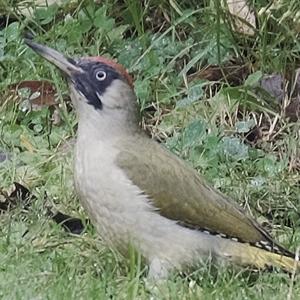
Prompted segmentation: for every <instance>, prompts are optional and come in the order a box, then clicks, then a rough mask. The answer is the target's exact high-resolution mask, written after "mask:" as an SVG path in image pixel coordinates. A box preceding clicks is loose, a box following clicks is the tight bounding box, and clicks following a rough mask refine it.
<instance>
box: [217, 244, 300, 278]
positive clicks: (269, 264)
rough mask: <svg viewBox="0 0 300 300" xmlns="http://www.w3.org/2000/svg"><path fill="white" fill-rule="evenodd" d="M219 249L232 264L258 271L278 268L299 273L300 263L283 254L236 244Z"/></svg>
mask: <svg viewBox="0 0 300 300" xmlns="http://www.w3.org/2000/svg"><path fill="white" fill-rule="evenodd" d="M221 248H222V250H221V251H222V255H223V256H224V257H226V258H227V259H228V260H230V261H231V262H233V263H234V264H238V265H241V266H249V267H253V268H255V269H260V270H263V269H269V268H280V269H282V270H284V271H286V272H288V273H293V272H296V273H299V272H300V261H299V260H296V259H295V258H292V257H289V256H286V255H284V254H278V253H273V252H269V251H267V250H264V249H260V248H257V247H255V246H251V245H249V244H243V243H238V242H230V243H225V245H224V244H223V245H222V246H221Z"/></svg>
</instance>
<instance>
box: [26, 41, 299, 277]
mask: <svg viewBox="0 0 300 300" xmlns="http://www.w3.org/2000/svg"><path fill="white" fill-rule="evenodd" d="M26 44H27V45H28V46H29V47H31V48H32V49H33V50H34V51H36V52H37V53H38V54H40V55H41V56H42V57H44V58H45V59H47V60H48V61H50V62H51V63H53V64H54V65H55V66H57V67H58V68H59V69H60V70H61V71H62V72H63V73H64V75H65V76H66V78H67V81H68V85H69V88H70V92H71V99H72V102H73V104H74V107H75V108H76V111H77V115H78V132H77V141H76V146H75V186H76V191H77V193H78V196H79V198H80V199H81V202H82V204H83V206H84V207H85V209H86V211H87V212H88V214H89V216H90V218H91V220H92V222H93V224H94V225H95V227H96V229H97V231H98V232H99V234H100V236H101V237H102V239H103V240H105V241H106V242H107V243H108V244H109V245H112V246H113V247H116V248H118V249H119V250H121V251H124V252H126V251H127V249H128V246H129V244H131V245H133V246H134V247H135V248H136V249H137V250H138V251H139V252H140V253H141V254H142V256H143V257H144V258H145V259H146V261H147V263H148V264H149V276H150V277H152V278H156V279H157V278H162V277H166V276H167V274H168V272H169V271H170V270H174V269H183V268H185V267H188V266H193V265H195V264H196V263H197V262H199V260H200V261H201V260H202V261H203V260H204V261H205V259H206V258H208V257H210V256H212V257H215V258H220V259H224V260H228V261H230V262H232V263H234V264H238V265H242V266H250V267H254V268H257V269H263V268H268V267H280V268H282V269H284V270H286V271H288V272H292V271H293V270H294V268H295V269H296V270H299V269H300V263H299V262H298V261H295V260H294V255H293V253H291V252H289V251H288V250H286V249H284V248H283V247H282V246H280V245H279V244H277V243H276V242H275V241H274V240H273V239H272V238H271V236H270V235H269V234H268V233H267V232H266V231H265V229H264V228H262V227H261V226H260V225H259V224H258V223H257V222H256V221H255V220H253V219H252V218H251V217H249V216H247V215H246V214H245V212H244V211H243V210H242V209H241V208H240V207H239V206H237V205H236V204H235V203H234V202H233V201H232V200H231V199H228V198H227V197H226V196H224V195H222V194H221V193H220V192H218V191H217V190H215V189H214V188H212V187H211V186H209V185H208V184H207V182H206V181H205V180H204V179H203V178H202V177H200V175H199V174H198V173H197V172H196V171H195V170H194V169H193V168H191V167H189V166H188V165H187V164H186V163H185V162H184V161H182V160H181V159H179V158H178V157H176V156H175V155H174V154H172V153H170V152H169V151H168V150H167V149H165V148H164V147H163V146H161V145H160V144H158V143H156V142H155V141H153V140H151V139H150V138H149V137H148V136H146V134H145V133H144V132H143V131H142V130H141V129H140V127H139V111H138V106H137V101H136V97H135V94H134V90H133V83H132V79H131V77H130V76H129V75H128V73H127V72H126V70H125V69H124V67H122V66H121V65H119V64H117V63H116V62H114V61H112V60H109V59H107V58H104V57H86V58H80V59H72V58H67V57H65V56H63V55H62V54H61V53H59V52H57V51H56V50H53V49H51V48H48V47H46V46H43V45H40V44H37V43H35V42H33V41H31V40H26Z"/></svg>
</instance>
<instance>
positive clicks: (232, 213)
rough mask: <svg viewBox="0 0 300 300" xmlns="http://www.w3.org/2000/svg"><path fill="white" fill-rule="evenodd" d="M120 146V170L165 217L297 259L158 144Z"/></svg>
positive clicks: (143, 141) (136, 141) (134, 141)
mask: <svg viewBox="0 0 300 300" xmlns="http://www.w3.org/2000/svg"><path fill="white" fill-rule="evenodd" d="M119 145H120V150H121V151H120V154H119V155H118V157H117V164H118V166H119V167H120V168H121V169H123V171H124V172H125V173H126V174H127V176H128V177H129V178H130V179H131V181H132V182H133V184H135V185H136V186H138V187H139V188H140V189H141V190H142V191H144V192H145V194H147V195H148V196H149V199H150V200H152V202H153V206H154V207H156V208H157V209H158V211H159V213H160V214H161V215H162V216H164V217H166V218H169V219H172V220H176V221H178V223H179V224H182V225H184V226H187V227H191V228H195V229H202V230H205V229H206V230H209V231H210V232H215V233H220V234H225V235H226V236H228V237H234V238H237V239H239V240H240V241H243V242H249V243H251V244H255V243H259V242H261V241H266V242H268V245H269V248H270V249H273V247H274V250H276V251H277V252H278V253H282V254H285V255H288V256H293V253H291V252H290V251H288V250H287V249H285V248H284V247H282V246H280V245H279V244H277V243H276V242H275V241H274V240H273V239H272V237H271V236H270V235H269V234H268V233H267V232H266V231H265V230H264V228H262V227H261V226H260V225H259V224H258V223H257V222H256V221H255V220H254V219H252V218H251V217H249V216H247V214H246V213H245V212H244V211H243V210H242V209H241V208H240V207H239V206H238V205H237V204H236V203H234V202H233V201H232V200H231V199H229V198H228V197H226V196H225V195H223V194H221V193H220V192H219V191H217V190H216V189H214V188H213V187H211V186H210V185H209V184H207V182H206V181H205V179H204V178H202V177H201V176H200V175H199V174H198V173H197V172H196V170H194V169H193V168H191V167H190V166H188V165H187V164H186V163H185V162H184V161H183V160H182V159H180V158H178V157H177V156H176V155H174V154H172V153H171V152H170V151H168V150H167V149H166V148H164V147H163V146H161V145H160V144H158V143H156V142H155V141H153V140H151V139H149V138H148V137H146V136H143V135H141V136H140V135H138V136H133V137H132V138H131V139H126V140H124V141H121V142H120V143H119ZM261 245H262V246H264V244H262V243H261ZM275 247H276V249H275Z"/></svg>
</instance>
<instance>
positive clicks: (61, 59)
mask: <svg viewBox="0 0 300 300" xmlns="http://www.w3.org/2000/svg"><path fill="white" fill-rule="evenodd" d="M24 41H25V43H26V45H27V46H29V47H30V48H31V49H32V50H34V51H35V52H36V53H38V54H39V55H41V56H42V57H44V58H45V59H47V60H48V61H50V62H51V63H53V64H54V65H55V66H57V67H58V68H59V69H60V70H61V71H63V73H64V74H66V75H67V76H68V77H72V75H74V74H76V73H77V74H78V73H83V70H82V69H81V68H80V67H78V66H77V65H76V62H75V60H73V59H71V58H68V57H65V56H64V55H62V54H61V53H59V52H58V51H56V50H54V49H52V48H49V47H47V46H44V45H41V44H38V43H35V42H33V41H32V40H29V39H24Z"/></svg>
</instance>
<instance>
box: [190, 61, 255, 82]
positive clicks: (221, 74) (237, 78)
mask: <svg viewBox="0 0 300 300" xmlns="http://www.w3.org/2000/svg"><path fill="white" fill-rule="evenodd" d="M249 73H250V70H249V66H248V65H245V64H239V63H236V62H233V63H228V64H226V65H224V66H217V65H209V66H206V67H205V68H203V69H201V70H199V71H198V72H196V73H194V74H192V75H189V78H188V80H189V81H192V80H194V79H206V80H209V81H216V82H218V81H225V82H228V83H229V84H230V85H231V86H238V85H241V84H242V83H243V82H244V79H245V78H247V77H248V75H249Z"/></svg>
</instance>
